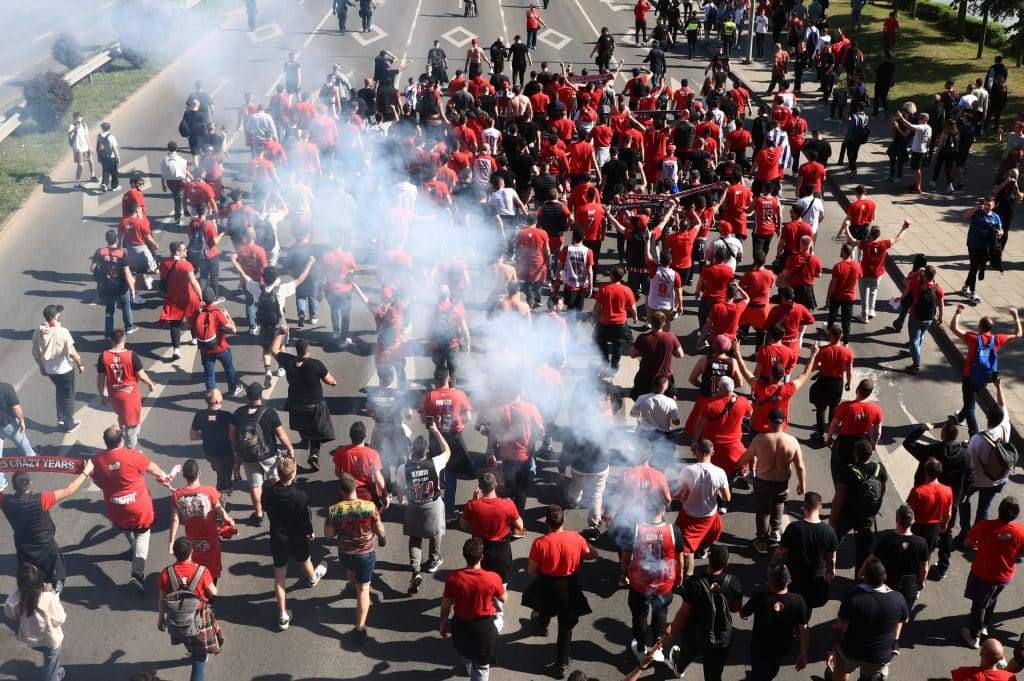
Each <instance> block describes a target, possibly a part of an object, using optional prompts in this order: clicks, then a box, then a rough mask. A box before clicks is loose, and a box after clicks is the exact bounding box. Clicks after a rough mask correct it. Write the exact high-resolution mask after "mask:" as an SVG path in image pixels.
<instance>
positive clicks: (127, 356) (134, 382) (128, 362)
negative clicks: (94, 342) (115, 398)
mask: <svg viewBox="0 0 1024 681" xmlns="http://www.w3.org/2000/svg"><path fill="white" fill-rule="evenodd" d="M133 357H134V353H133V352H132V351H131V350H128V349H127V348H126V349H124V350H104V351H103V373H104V375H106V377H107V390H109V391H110V392H111V393H114V392H122V391H123V392H131V391H132V390H137V389H138V388H137V386H138V384H139V377H138V376H136V375H135V367H134V362H133V361H132V359H133Z"/></svg>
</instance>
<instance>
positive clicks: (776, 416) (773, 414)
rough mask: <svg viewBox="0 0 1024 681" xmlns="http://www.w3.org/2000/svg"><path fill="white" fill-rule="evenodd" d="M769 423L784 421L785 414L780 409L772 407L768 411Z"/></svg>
mask: <svg viewBox="0 0 1024 681" xmlns="http://www.w3.org/2000/svg"><path fill="white" fill-rule="evenodd" d="M768 421H769V423H785V422H786V414H785V413H784V412H783V411H782V410H781V409H772V410H771V411H770V412H768Z"/></svg>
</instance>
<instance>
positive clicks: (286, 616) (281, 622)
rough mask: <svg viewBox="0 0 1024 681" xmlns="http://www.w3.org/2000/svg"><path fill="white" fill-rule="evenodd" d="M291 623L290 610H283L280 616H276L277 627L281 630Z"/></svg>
mask: <svg viewBox="0 0 1024 681" xmlns="http://www.w3.org/2000/svg"><path fill="white" fill-rule="evenodd" d="M291 623H292V611H291V610H285V611H284V612H282V613H281V616H280V617H278V618H277V628H278V629H280V630H281V631H284V630H285V629H287V628H288V627H289V626H290V625H291Z"/></svg>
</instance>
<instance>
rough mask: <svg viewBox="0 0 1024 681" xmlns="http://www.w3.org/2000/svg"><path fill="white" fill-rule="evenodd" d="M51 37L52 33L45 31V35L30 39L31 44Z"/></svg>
mask: <svg viewBox="0 0 1024 681" xmlns="http://www.w3.org/2000/svg"><path fill="white" fill-rule="evenodd" d="M51 35H53V31H47V32H46V33H44V34H42V35H40V36H36V37H35V38H32V42H34V43H38V42H39V41H40V40H43V39H44V38H49V37H50V36H51Z"/></svg>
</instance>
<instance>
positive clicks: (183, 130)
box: [178, 116, 192, 137]
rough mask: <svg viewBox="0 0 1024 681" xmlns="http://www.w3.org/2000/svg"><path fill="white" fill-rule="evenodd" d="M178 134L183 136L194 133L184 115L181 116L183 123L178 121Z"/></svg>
mask: <svg viewBox="0 0 1024 681" xmlns="http://www.w3.org/2000/svg"><path fill="white" fill-rule="evenodd" d="M178 134H179V135H181V136H182V137H190V136H191V135H192V131H191V130H190V129H189V127H188V122H187V121H186V120H185V117H184V116H182V117H181V123H178Z"/></svg>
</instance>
